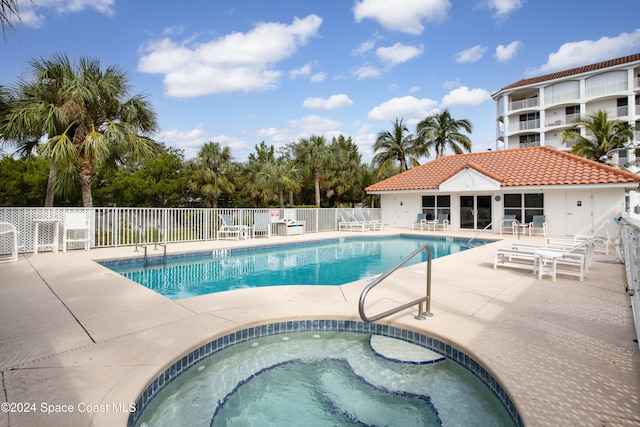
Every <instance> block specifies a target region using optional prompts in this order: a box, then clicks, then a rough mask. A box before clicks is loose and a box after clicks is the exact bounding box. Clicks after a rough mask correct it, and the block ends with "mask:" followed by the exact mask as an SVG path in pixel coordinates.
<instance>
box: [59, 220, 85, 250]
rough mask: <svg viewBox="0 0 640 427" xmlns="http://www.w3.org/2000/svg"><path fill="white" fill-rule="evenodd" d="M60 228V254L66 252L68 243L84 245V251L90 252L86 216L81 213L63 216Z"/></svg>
mask: <svg viewBox="0 0 640 427" xmlns="http://www.w3.org/2000/svg"><path fill="white" fill-rule="evenodd" d="M62 227H63V228H62V252H67V245H68V244H69V243H84V250H85V251H88V250H90V244H91V226H90V225H89V221H88V220H87V215H86V214H84V213H81V212H80V213H76V212H74V213H68V214H65V215H64V224H63V226H62Z"/></svg>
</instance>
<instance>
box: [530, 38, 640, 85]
mask: <svg viewBox="0 0 640 427" xmlns="http://www.w3.org/2000/svg"><path fill="white" fill-rule="evenodd" d="M638 48H640V28H639V29H637V30H635V31H634V32H633V33H621V34H620V35H618V36H616V37H601V38H600V39H598V40H583V41H580V42H571V43H565V44H563V45H562V46H560V49H558V51H557V52H554V53H551V54H549V58H548V60H547V63H546V64H544V65H542V66H541V67H540V68H537V69H533V70H527V74H528V75H533V74H542V73H549V72H553V71H557V70H564V69H567V68H573V67H579V66H581V65H586V64H592V63H594V62H598V61H603V60H606V59H612V58H615V57H618V56H622V55H626V54H629V53H631V52H637V50H638Z"/></svg>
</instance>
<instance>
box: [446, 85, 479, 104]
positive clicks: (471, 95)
mask: <svg viewBox="0 0 640 427" xmlns="http://www.w3.org/2000/svg"><path fill="white" fill-rule="evenodd" d="M490 99H491V94H490V93H489V91H487V90H484V89H478V88H476V89H469V88H468V87H467V86H461V87H459V88H457V89H454V90H452V91H451V92H449V93H448V94H446V95H445V96H443V97H442V102H441V103H440V105H441V106H442V107H443V108H450V107H456V106H460V105H464V106H469V107H475V106H477V105H480V104H482V103H483V102H485V101H489V100H490Z"/></svg>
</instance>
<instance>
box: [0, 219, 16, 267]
mask: <svg viewBox="0 0 640 427" xmlns="http://www.w3.org/2000/svg"><path fill="white" fill-rule="evenodd" d="M0 237H1V238H3V240H4V237H9V253H8V254H7V255H0V262H12V261H17V260H18V230H17V229H16V226H15V225H13V224H11V223H10V222H0Z"/></svg>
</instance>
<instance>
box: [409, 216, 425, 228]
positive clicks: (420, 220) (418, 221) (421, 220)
mask: <svg viewBox="0 0 640 427" xmlns="http://www.w3.org/2000/svg"><path fill="white" fill-rule="evenodd" d="M426 225H427V214H425V213H419V214H418V216H417V217H416V218H415V219H414V220H413V221H411V229H412V230H415V229H416V227H419V228H420V230H424V229H425V228H426Z"/></svg>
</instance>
